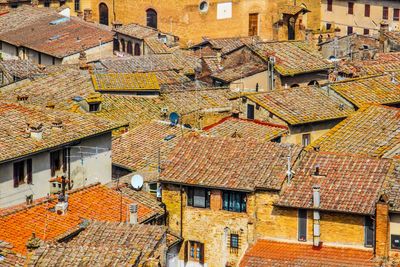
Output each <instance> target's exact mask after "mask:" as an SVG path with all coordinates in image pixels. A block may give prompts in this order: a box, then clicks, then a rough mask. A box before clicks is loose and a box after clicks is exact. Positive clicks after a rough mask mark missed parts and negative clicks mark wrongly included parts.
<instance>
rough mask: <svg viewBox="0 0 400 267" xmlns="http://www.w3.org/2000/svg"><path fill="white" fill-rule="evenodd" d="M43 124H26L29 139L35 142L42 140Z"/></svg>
mask: <svg viewBox="0 0 400 267" xmlns="http://www.w3.org/2000/svg"><path fill="white" fill-rule="evenodd" d="M43 130H44V128H43V124H42V123H40V122H31V123H28V129H27V131H28V132H29V133H30V137H32V138H34V139H36V140H42V138H43Z"/></svg>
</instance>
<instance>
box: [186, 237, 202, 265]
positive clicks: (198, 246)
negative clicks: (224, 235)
mask: <svg viewBox="0 0 400 267" xmlns="http://www.w3.org/2000/svg"><path fill="white" fill-rule="evenodd" d="M188 243H189V246H188V252H187V253H188V254H189V260H190V261H196V262H200V263H202V262H203V259H204V244H203V243H200V242H196V241H189V242H188Z"/></svg>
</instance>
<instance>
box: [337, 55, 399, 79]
mask: <svg viewBox="0 0 400 267" xmlns="http://www.w3.org/2000/svg"><path fill="white" fill-rule="evenodd" d="M399 60H400V53H399V52H396V53H378V54H376V55H375V57H374V59H372V60H348V61H343V62H341V63H340V65H339V72H341V73H344V74H347V75H351V76H352V77H362V76H372V75H377V74H385V73H387V72H394V71H400V63H399Z"/></svg>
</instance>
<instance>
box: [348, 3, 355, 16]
mask: <svg viewBox="0 0 400 267" xmlns="http://www.w3.org/2000/svg"><path fill="white" fill-rule="evenodd" d="M347 14H349V15H354V2H347Z"/></svg>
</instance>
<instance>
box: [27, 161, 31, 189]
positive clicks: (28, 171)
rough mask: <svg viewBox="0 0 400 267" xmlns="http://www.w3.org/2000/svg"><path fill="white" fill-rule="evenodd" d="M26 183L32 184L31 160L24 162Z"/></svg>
mask: <svg viewBox="0 0 400 267" xmlns="http://www.w3.org/2000/svg"><path fill="white" fill-rule="evenodd" d="M26 172H27V176H28V178H27V183H28V184H32V159H27V160H26Z"/></svg>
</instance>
